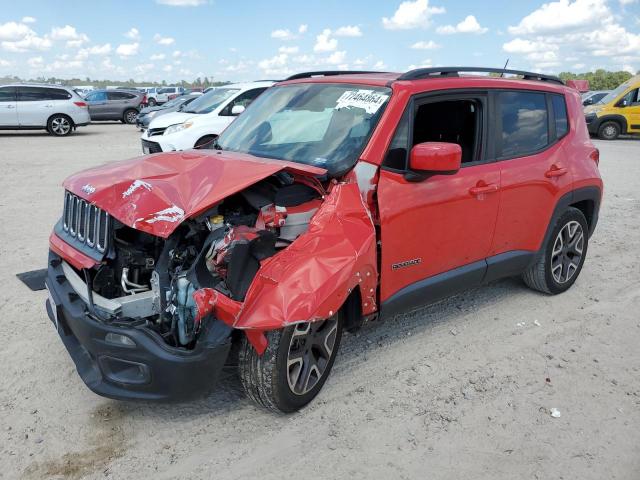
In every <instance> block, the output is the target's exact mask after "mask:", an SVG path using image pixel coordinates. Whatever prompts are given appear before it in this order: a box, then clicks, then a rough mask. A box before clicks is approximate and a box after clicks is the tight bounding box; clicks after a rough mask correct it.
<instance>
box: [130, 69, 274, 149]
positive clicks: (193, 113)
mask: <svg viewBox="0 0 640 480" xmlns="http://www.w3.org/2000/svg"><path fill="white" fill-rule="evenodd" d="M273 83H274V82H272V81H262V82H250V83H235V84H229V85H224V86H223V87H216V88H214V89H213V90H210V91H208V92H207V93H205V94H204V95H202V96H201V97H199V98H196V99H195V100H194V101H192V102H191V103H190V104H189V105H187V106H186V107H185V109H184V110H181V111H179V112H172V113H167V114H166V115H162V116H161V117H158V118H156V119H154V120H152V121H151V123H150V124H149V128H148V129H147V130H146V131H145V132H144V133H143V134H142V137H141V140H142V151H143V152H144V153H158V152H170V151H174V150H188V149H190V148H196V147H202V146H204V145H206V144H208V143H209V142H211V141H212V140H213V139H215V138H216V137H217V136H218V135H220V133H221V132H222V131H223V130H224V129H225V128H226V127H227V126H228V125H229V124H230V123H231V122H232V121H233V120H234V119H235V117H236V116H238V115H239V114H240V113H242V112H243V111H244V109H245V108H246V107H247V106H248V105H249V104H250V103H251V102H252V101H253V100H254V99H255V98H256V97H257V96H258V95H260V94H261V93H262V92H264V91H265V90H266V89H267V88H269V87H270V86H271V85H273Z"/></svg>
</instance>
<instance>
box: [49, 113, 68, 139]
mask: <svg viewBox="0 0 640 480" xmlns="http://www.w3.org/2000/svg"><path fill="white" fill-rule="evenodd" d="M51 130H52V131H53V133H55V134H56V135H66V134H67V133H69V130H71V122H69V120H67V119H66V118H64V117H56V118H54V119H53V120H52V121H51Z"/></svg>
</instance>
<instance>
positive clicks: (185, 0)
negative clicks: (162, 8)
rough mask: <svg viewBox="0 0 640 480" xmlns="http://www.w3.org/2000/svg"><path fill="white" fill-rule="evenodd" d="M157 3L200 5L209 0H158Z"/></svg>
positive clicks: (185, 5)
mask: <svg viewBox="0 0 640 480" xmlns="http://www.w3.org/2000/svg"><path fill="white" fill-rule="evenodd" d="M156 3H159V4H160V5H169V6H170V7H198V6H200V5H204V4H205V3H207V0H156Z"/></svg>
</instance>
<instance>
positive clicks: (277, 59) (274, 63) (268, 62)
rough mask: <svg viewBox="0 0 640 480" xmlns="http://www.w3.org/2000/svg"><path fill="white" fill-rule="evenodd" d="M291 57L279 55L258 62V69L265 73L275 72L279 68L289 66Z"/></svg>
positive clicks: (284, 54)
mask: <svg viewBox="0 0 640 480" xmlns="http://www.w3.org/2000/svg"><path fill="white" fill-rule="evenodd" d="M288 60H289V55H287V54H286V53H279V54H278V55H276V56H274V57H271V58H266V59H264V60H261V61H259V62H258V67H260V68H261V69H262V70H265V71H274V70H275V69H277V68H282V67H284V66H286V65H287V62H288Z"/></svg>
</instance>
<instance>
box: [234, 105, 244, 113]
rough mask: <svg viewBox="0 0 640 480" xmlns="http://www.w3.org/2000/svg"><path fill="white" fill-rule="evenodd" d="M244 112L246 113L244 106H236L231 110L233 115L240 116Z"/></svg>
mask: <svg viewBox="0 0 640 480" xmlns="http://www.w3.org/2000/svg"><path fill="white" fill-rule="evenodd" d="M242 112H244V106H242V105H234V106H233V108H232V109H231V115H240V114H241V113H242Z"/></svg>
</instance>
